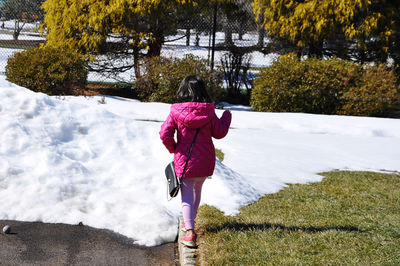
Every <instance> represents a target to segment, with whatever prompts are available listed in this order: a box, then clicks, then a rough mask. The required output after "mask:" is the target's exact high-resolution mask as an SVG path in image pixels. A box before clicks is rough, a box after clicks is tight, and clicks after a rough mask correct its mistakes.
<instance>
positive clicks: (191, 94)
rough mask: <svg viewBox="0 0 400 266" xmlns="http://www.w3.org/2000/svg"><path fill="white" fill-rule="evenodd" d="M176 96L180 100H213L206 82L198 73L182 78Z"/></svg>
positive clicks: (206, 101)
mask: <svg viewBox="0 0 400 266" xmlns="http://www.w3.org/2000/svg"><path fill="white" fill-rule="evenodd" d="M176 97H177V98H178V101H179V102H205V103H210V102H212V101H211V98H210V96H209V95H208V93H207V90H206V84H205V83H204V81H203V79H202V78H201V77H199V76H197V75H188V76H186V77H185V78H184V79H183V80H182V82H181V85H180V86H179V89H178V92H177V93H176Z"/></svg>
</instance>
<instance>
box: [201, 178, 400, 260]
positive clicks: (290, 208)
mask: <svg viewBox="0 0 400 266" xmlns="http://www.w3.org/2000/svg"><path fill="white" fill-rule="evenodd" d="M322 175H323V176H325V178H324V179H323V181H322V182H319V183H310V184H306V185H304V184H303V185H302V184H295V185H288V186H287V187H286V188H285V189H283V190H281V191H280V192H278V193H276V194H269V195H266V196H264V197H263V198H261V199H260V200H258V201H257V202H255V203H253V204H251V205H248V206H245V207H243V208H242V209H241V210H240V213H239V214H238V215H237V216H224V215H223V213H222V212H220V211H219V210H217V209H215V208H214V207H210V206H207V205H205V206H202V207H201V208H200V210H199V215H198V221H197V222H198V230H199V233H200V237H199V261H200V263H201V264H202V265H266V264H267V265H278V264H279V265H282V264H301V265H302V264H319V265H337V264H357V265H371V264H378V265H399V264H400V174H399V173H391V174H383V173H371V172H346V171H333V172H328V173H323V174H322Z"/></svg>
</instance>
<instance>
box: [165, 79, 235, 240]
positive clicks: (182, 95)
mask: <svg viewBox="0 0 400 266" xmlns="http://www.w3.org/2000/svg"><path fill="white" fill-rule="evenodd" d="M177 99H178V102H179V103H175V104H173V105H172V106H171V111H170V113H169V115H168V117H167V120H166V121H165V122H164V123H163V124H162V126H161V131H160V138H161V140H162V142H163V144H164V145H165V147H166V148H167V149H168V151H169V152H170V153H174V164H175V172H176V175H177V176H179V177H180V176H181V175H182V172H183V171H184V170H183V169H184V166H185V163H186V159H187V156H188V154H189V149H190V146H191V144H192V142H193V139H194V136H195V134H196V131H197V129H199V132H198V135H197V138H196V140H195V143H194V146H193V149H192V153H191V155H190V158H189V161H188V164H187V167H186V171H185V173H184V175H183V178H182V184H181V196H182V214H183V221H184V224H183V227H184V229H186V235H185V236H184V237H183V238H182V239H181V240H180V241H181V243H183V244H184V245H186V246H190V247H195V246H196V233H195V231H194V220H195V218H196V215H197V209H198V207H199V204H200V198H201V188H202V185H203V183H204V180H205V179H206V178H207V177H210V176H211V175H212V174H213V173H214V168H215V149H214V144H213V142H212V138H217V139H220V138H223V137H225V136H226V134H227V133H228V130H229V126H230V124H231V119H232V115H231V113H230V112H229V111H225V112H224V113H223V115H222V117H221V118H218V117H217V115H216V114H215V110H214V104H213V103H212V101H211V99H210V97H209V96H208V93H207V91H206V85H205V83H204V81H203V80H202V79H201V78H200V77H199V76H196V75H189V76H187V77H185V78H184V79H183V80H182V82H181V84H180V86H179V89H178V92H177ZM175 132H177V141H175V138H174V134H175Z"/></svg>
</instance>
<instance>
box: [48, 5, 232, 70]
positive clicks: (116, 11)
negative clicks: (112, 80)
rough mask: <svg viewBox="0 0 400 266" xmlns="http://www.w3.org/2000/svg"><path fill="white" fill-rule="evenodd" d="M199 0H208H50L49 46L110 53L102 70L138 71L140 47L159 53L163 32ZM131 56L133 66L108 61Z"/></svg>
mask: <svg viewBox="0 0 400 266" xmlns="http://www.w3.org/2000/svg"><path fill="white" fill-rule="evenodd" d="M201 1H205V0H198V1H195V0H166V1H161V0H46V2H45V3H44V4H43V8H44V11H45V18H44V22H45V23H44V30H45V31H46V32H47V37H46V38H47V44H46V45H48V46H53V47H59V46H64V45H66V46H69V47H70V48H73V49H76V50H78V51H79V52H81V53H83V54H87V55H96V54H103V55H104V54H106V55H107V56H108V57H109V58H107V59H106V60H104V61H103V63H104V65H102V70H108V68H109V70H110V71H115V70H117V71H126V70H127V69H130V68H132V67H134V68H135V74H136V76H140V72H139V67H138V60H139V58H140V57H141V56H143V55H141V54H140V51H141V50H142V49H144V48H145V49H146V50H147V53H146V54H145V56H158V55H160V51H161V47H162V44H163V43H164V38H165V36H166V35H167V34H170V33H173V32H174V31H175V30H176V25H177V20H176V14H177V12H178V11H179V9H180V8H184V7H187V5H198V3H199V2H201ZM214 1H217V0H214ZM219 1H223V2H224V1H230V0H219ZM132 56H133V58H134V64H133V65H125V66H123V67H115V66H109V65H110V62H111V61H115V60H114V59H117V57H118V58H119V60H123V59H122V58H127V57H132ZM111 59H112V60H111ZM104 66H106V67H104Z"/></svg>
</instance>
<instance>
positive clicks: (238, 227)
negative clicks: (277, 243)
mask: <svg viewBox="0 0 400 266" xmlns="http://www.w3.org/2000/svg"><path fill="white" fill-rule="evenodd" d="M225 229H228V230H232V231H266V230H277V229H279V230H283V231H289V232H296V231H303V232H308V233H318V232H326V231H345V232H359V233H363V232H365V230H362V229H359V228H357V227H354V226H327V227H324V226H322V227H316V226H285V225H282V224H271V223H262V224H254V223H250V224H245V223H235V222H234V223H225V224H223V225H220V226H215V227H209V228H207V232H211V233H218V232H219V231H222V230H225Z"/></svg>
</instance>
